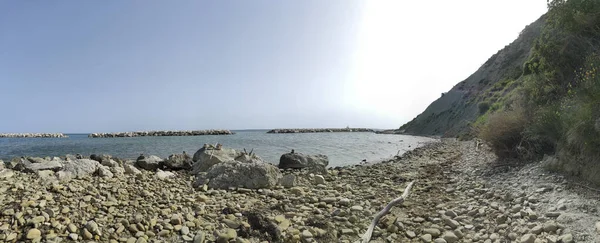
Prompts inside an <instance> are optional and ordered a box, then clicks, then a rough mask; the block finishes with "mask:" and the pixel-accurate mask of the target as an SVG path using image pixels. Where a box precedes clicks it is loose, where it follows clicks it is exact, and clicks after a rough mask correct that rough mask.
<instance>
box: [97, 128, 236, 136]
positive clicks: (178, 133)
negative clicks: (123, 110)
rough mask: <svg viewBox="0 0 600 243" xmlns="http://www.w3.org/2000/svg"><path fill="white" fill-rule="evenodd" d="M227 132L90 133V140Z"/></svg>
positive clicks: (223, 131)
mask: <svg viewBox="0 0 600 243" xmlns="http://www.w3.org/2000/svg"><path fill="white" fill-rule="evenodd" d="M232 134H234V133H233V132H231V131H229V130H196V131H141V132H116V133H92V134H89V135H88V137H90V138H123V137H151V136H202V135H232Z"/></svg>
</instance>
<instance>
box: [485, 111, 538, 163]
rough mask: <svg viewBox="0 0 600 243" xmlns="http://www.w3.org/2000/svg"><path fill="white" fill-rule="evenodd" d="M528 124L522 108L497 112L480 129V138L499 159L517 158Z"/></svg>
mask: <svg viewBox="0 0 600 243" xmlns="http://www.w3.org/2000/svg"><path fill="white" fill-rule="evenodd" d="M526 124H527V119H526V118H525V116H524V112H523V110H522V109H521V108H516V109H512V110H507V111H502V112H497V113H494V114H491V115H489V117H488V119H487V122H486V123H485V124H484V125H483V126H481V127H480V128H479V137H480V138H481V139H483V140H484V141H485V142H486V143H487V144H488V146H490V148H491V149H492V150H493V152H494V153H495V154H496V155H497V156H498V157H499V158H503V159H504V158H517V157H519V154H520V149H521V148H520V145H521V143H522V141H523V131H524V130H525V127H526Z"/></svg>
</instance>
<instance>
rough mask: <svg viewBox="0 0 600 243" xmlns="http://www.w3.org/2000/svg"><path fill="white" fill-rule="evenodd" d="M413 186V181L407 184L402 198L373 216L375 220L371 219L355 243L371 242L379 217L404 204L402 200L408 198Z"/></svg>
mask: <svg viewBox="0 0 600 243" xmlns="http://www.w3.org/2000/svg"><path fill="white" fill-rule="evenodd" d="M414 184H415V181H412V182H410V183H408V186H406V188H405V189H404V193H402V196H400V197H399V198H396V199H394V200H392V201H391V202H390V203H389V204H388V205H387V206H385V208H384V209H383V210H381V212H379V213H378V214H377V215H375V218H374V219H373V222H371V225H370V226H369V229H368V230H367V232H365V234H364V235H363V236H362V238H361V240H359V241H356V242H355V243H368V242H369V241H371V236H372V235H373V230H374V229H375V226H376V225H377V223H378V222H379V220H380V219H381V217H383V216H384V215H386V214H387V213H389V212H390V210H391V209H392V207H393V206H395V205H397V204H398V205H399V204H401V203H402V202H404V199H406V198H407V197H408V195H409V194H410V190H411V189H412V187H413V185H414Z"/></svg>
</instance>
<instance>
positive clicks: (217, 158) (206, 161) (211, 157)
mask: <svg viewBox="0 0 600 243" xmlns="http://www.w3.org/2000/svg"><path fill="white" fill-rule="evenodd" d="M240 155H241V152H238V151H235V149H230V148H221V149H215V148H212V147H206V146H205V147H203V148H201V149H199V150H198V151H197V152H196V153H195V154H194V158H193V161H194V164H193V165H192V173H193V174H197V173H199V172H206V171H208V169H209V168H210V167H211V166H213V165H216V164H219V163H223V162H227V161H232V160H235V159H236V158H237V157H238V156H240Z"/></svg>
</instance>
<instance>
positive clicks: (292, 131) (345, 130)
mask: <svg viewBox="0 0 600 243" xmlns="http://www.w3.org/2000/svg"><path fill="white" fill-rule="evenodd" d="M318 132H375V131H374V130H373V129H369V128H302V129H291V128H286V129H273V130H270V131H268V132H267V133H318Z"/></svg>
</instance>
